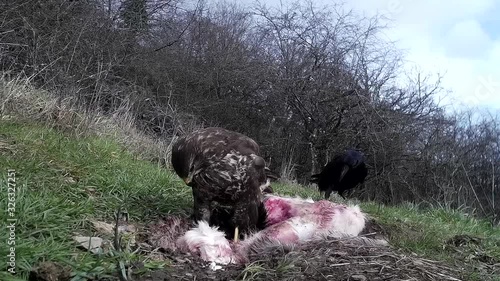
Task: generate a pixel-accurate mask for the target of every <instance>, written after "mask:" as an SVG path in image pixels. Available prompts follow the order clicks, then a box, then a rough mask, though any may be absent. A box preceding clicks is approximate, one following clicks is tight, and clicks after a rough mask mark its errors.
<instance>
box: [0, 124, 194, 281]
mask: <svg viewBox="0 0 500 281" xmlns="http://www.w3.org/2000/svg"><path fill="white" fill-rule="evenodd" d="M0 143H3V145H1V144H0V167H2V169H1V170H2V171H1V182H0V184H1V185H0V188H1V190H2V193H1V194H0V201H1V202H2V203H3V202H7V184H6V183H7V169H14V170H15V171H16V185H17V196H16V200H15V202H16V206H15V218H16V219H17V224H16V231H15V232H16V257H17V260H16V266H17V270H18V271H19V272H20V273H21V274H20V277H21V278H26V276H27V275H26V274H27V272H29V270H30V269H31V268H32V266H33V265H35V264H36V263H38V262H41V261H59V262H63V263H69V264H71V265H72V266H74V270H75V273H76V272H78V273H89V274H92V273H93V272H98V273H102V272H104V271H105V268H106V267H107V268H109V267H112V266H114V265H113V264H112V263H111V261H112V259H109V258H108V257H101V258H96V257H94V256H91V255H90V254H86V253H85V252H83V251H81V250H78V249H76V247H75V244H74V243H73V242H72V240H71V236H72V234H73V233H74V232H79V233H82V234H91V233H92V232H91V227H90V224H89V222H88V219H91V218H92V219H94V218H95V219H100V220H104V221H112V220H113V215H114V211H115V209H116V208H117V207H118V206H125V208H126V209H127V211H128V213H129V215H130V219H131V220H133V221H138V220H147V219H148V218H153V217H154V216H156V215H158V214H167V213H170V212H180V211H182V210H183V209H184V210H185V209H186V208H189V206H190V204H191V202H190V199H191V198H190V196H191V191H190V189H188V188H185V187H183V185H182V184H181V181H179V180H178V179H177V177H174V175H173V174H172V173H170V172H168V171H166V170H165V169H162V168H160V167H158V166H156V165H153V164H151V163H149V162H145V161H140V160H137V159H136V157H134V155H132V154H130V153H129V152H127V151H124V150H123V149H122V148H121V147H119V146H118V145H117V144H116V142H114V141H112V140H109V139H102V138H93V137H87V138H80V139H76V138H74V137H72V136H69V135H64V134H62V133H61V132H58V131H55V130H53V129H49V128H44V127H41V126H36V125H28V124H17V123H13V122H5V121H0ZM2 206H4V204H2ZM2 209H4V208H2ZM1 214H2V218H5V217H6V213H5V209H4V210H2V213H1ZM5 223H6V219H2V220H1V224H2V225H1V227H2V229H5V227H6V226H5ZM4 233H5V232H3V231H2V241H6V240H4V239H6V238H7V237H5V236H4ZM2 245H3V243H2ZM7 250H8V249H7V248H6V247H1V248H0V255H1V256H2V257H6V255H7ZM4 267H5V263H4V262H2V271H4ZM3 274H4V273H3ZM5 278H7V277H6V276H3V275H0V279H1V280H5Z"/></svg>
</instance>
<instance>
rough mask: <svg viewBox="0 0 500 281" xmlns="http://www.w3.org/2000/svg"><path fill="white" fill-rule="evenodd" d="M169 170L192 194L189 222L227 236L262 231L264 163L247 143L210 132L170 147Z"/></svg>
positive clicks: (247, 140) (241, 137)
mask: <svg viewBox="0 0 500 281" xmlns="http://www.w3.org/2000/svg"><path fill="white" fill-rule="evenodd" d="M171 163H172V166H173V168H174V170H175V172H176V174H177V175H178V176H179V177H180V178H182V179H183V180H184V182H185V183H186V185H188V186H190V187H191V188H192V192H193V199H194V202H193V218H194V220H195V221H206V222H209V223H210V224H211V225H216V226H218V227H219V228H220V229H221V230H223V231H224V232H225V233H226V236H227V237H228V238H229V237H234V240H236V241H237V240H238V238H239V237H240V234H244V233H249V232H251V231H254V230H257V229H262V228H263V227H264V224H265V220H266V211H265V208H264V205H263V203H262V191H263V190H265V189H268V186H269V181H268V179H267V177H266V169H265V161H264V159H263V158H262V157H260V156H259V146H258V144H257V143H256V142H255V141H254V140H252V139H251V138H249V137H247V136H245V135H243V134H240V133H238V132H234V131H230V130H227V129H224V128H218V127H208V128H203V129H199V130H197V131H194V132H193V133H191V134H188V135H186V136H184V137H182V138H180V139H179V140H178V141H177V142H176V143H175V144H174V145H173V147H172V158H171Z"/></svg>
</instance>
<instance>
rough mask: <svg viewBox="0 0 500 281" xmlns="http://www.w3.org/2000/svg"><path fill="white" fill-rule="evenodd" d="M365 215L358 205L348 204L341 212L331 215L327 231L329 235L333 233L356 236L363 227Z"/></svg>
mask: <svg viewBox="0 0 500 281" xmlns="http://www.w3.org/2000/svg"><path fill="white" fill-rule="evenodd" d="M365 223H366V216H365V214H364V213H363V212H362V211H361V208H360V207H359V206H358V205H354V206H348V207H347V208H346V209H345V210H344V211H343V212H338V213H336V214H335V215H334V216H333V219H332V220H331V224H330V226H329V227H328V229H327V231H328V232H330V235H331V236H335V233H338V234H340V235H341V236H343V237H345V236H348V237H354V236H358V235H359V233H361V231H363V229H364V228H365Z"/></svg>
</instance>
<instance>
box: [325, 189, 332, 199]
mask: <svg viewBox="0 0 500 281" xmlns="http://www.w3.org/2000/svg"><path fill="white" fill-rule="evenodd" d="M331 193H332V190H331V189H328V190H326V191H325V199H326V200H328V198H330V194H331Z"/></svg>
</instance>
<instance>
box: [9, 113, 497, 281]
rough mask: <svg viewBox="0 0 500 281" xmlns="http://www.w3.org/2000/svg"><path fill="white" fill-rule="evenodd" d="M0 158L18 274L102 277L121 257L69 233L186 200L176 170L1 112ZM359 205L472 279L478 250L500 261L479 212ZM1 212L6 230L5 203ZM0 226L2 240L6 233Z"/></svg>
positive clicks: (179, 206)
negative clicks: (12, 191)
mask: <svg viewBox="0 0 500 281" xmlns="http://www.w3.org/2000/svg"><path fill="white" fill-rule="evenodd" d="M0 167H1V171H0V173H1V175H0V179H1V181H0V188H1V190H2V193H1V194H0V201H1V202H2V206H5V205H4V204H3V203H4V202H7V192H6V190H7V169H15V171H16V185H17V196H16V210H15V217H16V218H17V223H16V230H15V233H16V266H17V268H16V269H17V271H18V272H19V274H18V275H17V278H19V280H26V279H27V276H28V273H29V271H30V270H31V269H32V267H33V266H36V265H37V264H38V263H39V262H43V261H55V262H60V263H62V264H67V265H69V266H71V267H72V270H73V274H74V275H75V276H83V277H85V276H100V277H103V276H106V274H110V273H112V272H113V271H115V264H116V261H117V259H119V258H121V256H111V255H93V254H89V253H86V252H85V251H82V250H80V249H78V248H77V247H76V245H75V243H74V242H73V241H72V239H71V237H72V235H73V234H74V233H75V232H78V233H80V234H85V235H92V233H93V230H92V227H91V225H90V223H89V219H98V220H103V221H108V222H109V221H112V220H113V215H114V212H115V210H116V208H117V207H118V206H124V207H125V208H126V209H127V211H128V213H129V214H130V219H131V220H132V221H143V222H147V221H150V220H152V219H154V218H157V216H158V215H161V214H167V213H176V212H185V211H189V210H190V208H191V200H192V198H191V190H190V189H188V188H186V187H185V186H184V185H183V183H182V181H180V180H179V179H178V178H177V176H176V175H174V174H173V173H171V172H170V171H167V170H166V169H164V168H161V167H158V166H157V165H154V164H152V163H150V162H146V161H142V160H138V157H137V156H136V155H133V154H132V153H131V152H129V151H127V150H125V149H123V148H122V147H121V146H120V145H118V142H116V141H114V140H112V139H107V138H97V137H85V138H76V137H74V136H72V135H71V134H63V133H61V132H59V131H57V130H55V129H50V128H47V127H43V126H41V125H33V124H26V123H16V122H13V121H0ZM273 188H274V190H275V192H277V193H279V194H284V195H292V196H295V195H298V196H301V197H312V198H313V199H315V200H318V199H321V197H320V194H319V193H318V192H317V191H316V189H313V188H305V187H303V186H300V185H284V184H274V185H273ZM336 198H337V197H336ZM333 200H335V199H333ZM361 207H362V208H363V210H364V211H366V212H367V213H368V214H369V215H370V216H372V217H373V218H375V219H376V221H377V222H378V223H380V224H381V225H382V227H383V228H384V229H385V230H387V232H388V234H389V239H390V243H391V244H392V245H394V246H395V247H398V248H400V249H401V250H402V251H406V252H408V253H409V254H410V253H416V254H419V255H423V256H426V257H429V258H430V259H434V260H444V261H447V262H452V263H454V262H457V263H459V264H460V265H463V264H468V265H469V266H470V276H469V279H470V280H486V279H484V278H485V276H484V275H482V274H484V272H482V271H481V270H480V268H481V267H480V266H479V265H480V262H479V257H491V258H494V259H498V261H500V229H499V228H494V227H492V226H491V225H490V224H488V223H487V222H485V221H481V220H477V219H474V218H471V217H468V216H466V215H464V214H463V213H461V212H459V211H454V210H447V209H443V208H435V209H419V208H417V207H415V206H413V205H411V204H407V205H405V206H400V207H388V206H380V205H379V204H376V203H373V202H365V203H361ZM0 214H2V215H1V216H2V219H1V223H0V224H1V227H2V229H5V227H6V212H5V210H2V212H1V213H0ZM4 233H5V232H2V234H1V235H2V241H5V239H7V236H5V235H7V234H4ZM459 234H467V235H470V236H474V237H480V238H483V240H482V242H481V244H480V245H477V246H467V247H465V248H456V247H449V246H446V241H447V240H448V239H450V238H452V237H454V236H455V235H459ZM2 245H3V243H2ZM7 254H8V249H7V248H6V247H1V248H0V255H1V256H2V257H4V258H5V257H6V255H7ZM481 255H483V256H481ZM128 258H129V259H139V260H140V259H141V257H140V256H135V255H132V256H128ZM148 266H151V267H154V266H158V265H156V264H151V265H146V267H148ZM5 269H6V265H5V263H4V262H2V266H1V270H2V272H3V273H0V280H9V278H11V276H10V275H8V274H6V273H5V272H4V271H5ZM249 270H250V268H249ZM490 277H491V278H493V277H492V276H490ZM75 280H77V278H75ZM490 280H495V279H490ZM496 280H500V279H496Z"/></svg>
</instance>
